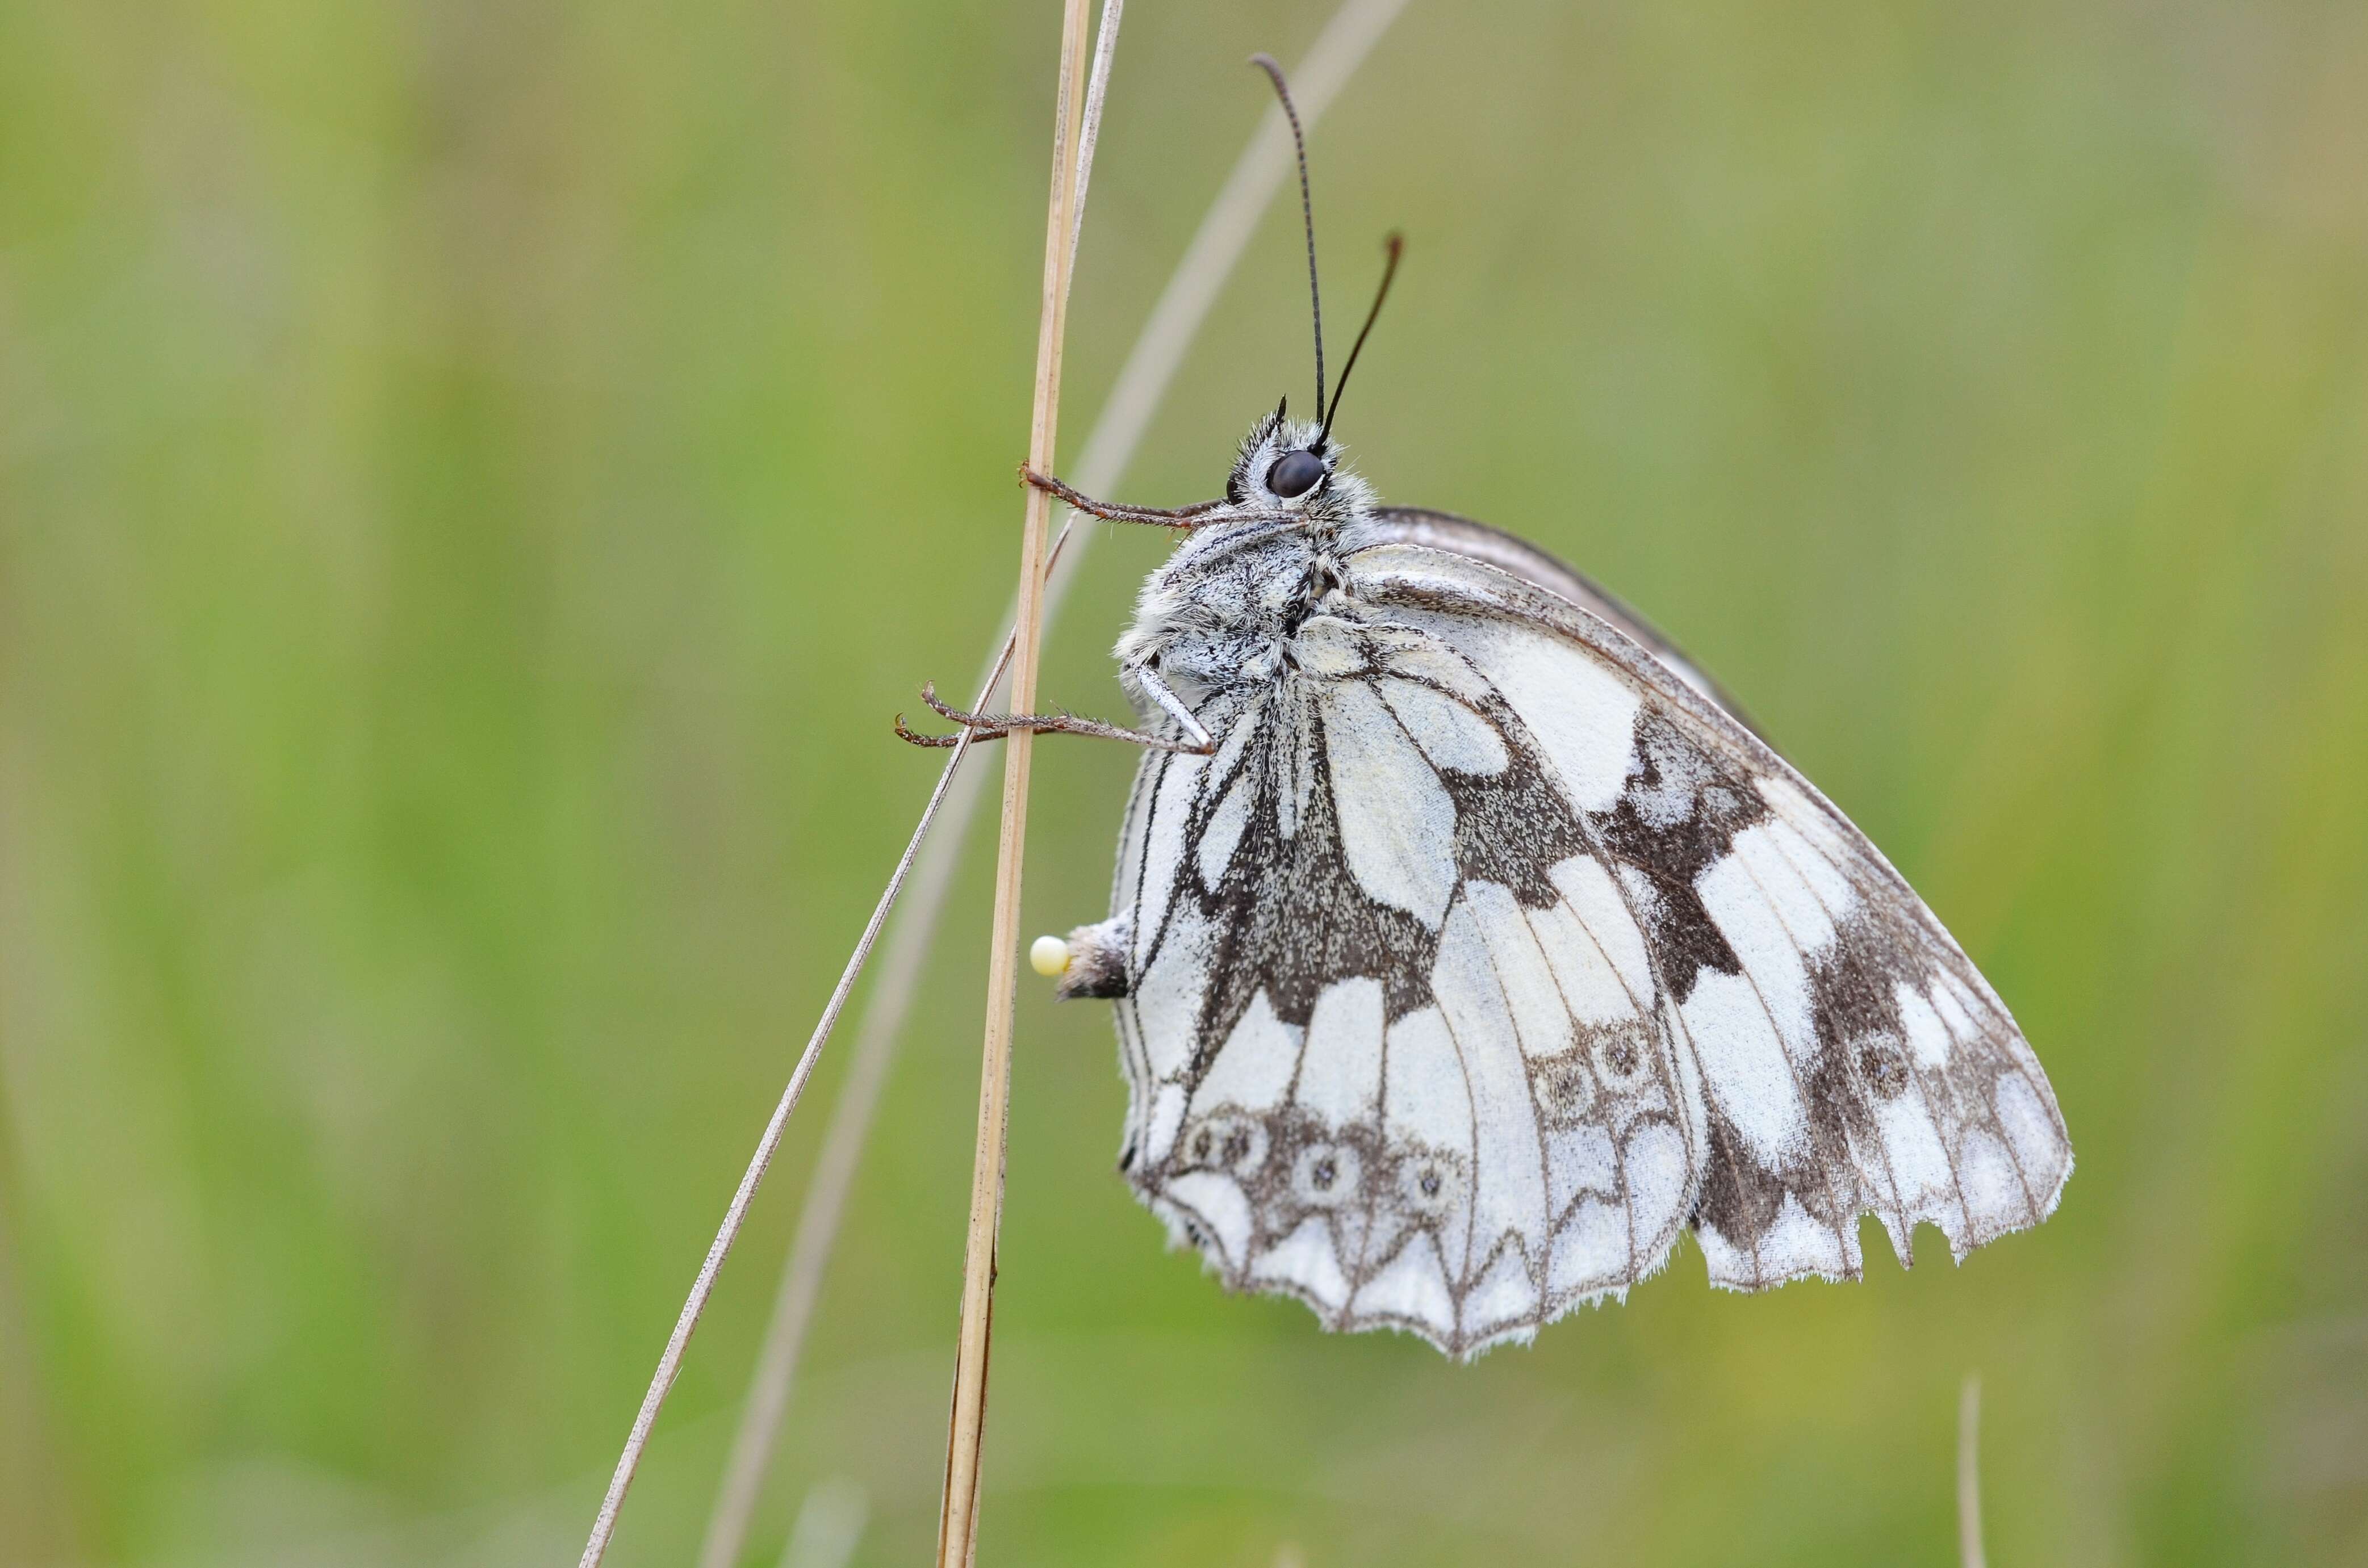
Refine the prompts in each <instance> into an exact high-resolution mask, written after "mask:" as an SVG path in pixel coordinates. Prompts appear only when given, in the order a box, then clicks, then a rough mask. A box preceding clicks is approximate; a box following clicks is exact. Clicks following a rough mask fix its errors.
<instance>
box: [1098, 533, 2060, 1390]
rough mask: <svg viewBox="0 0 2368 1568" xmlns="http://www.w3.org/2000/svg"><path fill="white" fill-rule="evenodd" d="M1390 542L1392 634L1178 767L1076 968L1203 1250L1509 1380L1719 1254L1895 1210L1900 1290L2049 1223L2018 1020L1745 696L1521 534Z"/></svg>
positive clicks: (1787, 1269) (1156, 758) (1158, 1185)
mask: <svg viewBox="0 0 2368 1568" xmlns="http://www.w3.org/2000/svg"><path fill="white" fill-rule="evenodd" d="M1354 542H1355V543H1356V544H1357V545H1358V546H1359V548H1357V549H1355V550H1354V551H1351V552H1350V553H1349V554H1348V555H1347V556H1346V558H1345V560H1346V564H1347V566H1348V568H1349V579H1350V580H1349V594H1350V597H1351V599H1352V600H1353V601H1355V609H1354V612H1353V613H1354V615H1355V618H1356V619H1353V620H1350V619H1340V618H1334V617H1323V618H1318V619H1315V620H1311V621H1309V622H1307V623H1306V624H1305V625H1304V626H1303V627H1302V629H1301V631H1300V634H1299V637H1298V640H1297V644H1296V647H1297V666H1298V667H1297V672H1296V673H1295V674H1294V675H1292V676H1290V677H1288V678H1286V679H1284V680H1282V681H1281V682H1279V683H1277V684H1275V685H1273V686H1271V687H1263V688H1259V689H1257V690H1254V691H1246V692H1234V693H1229V694H1225V695H1223V696H1220V697H1218V698H1217V699H1214V700H1213V701H1212V703H1211V705H1210V706H1209V707H1207V708H1205V709H1203V710H1201V712H1200V718H1201V721H1202V722H1204V723H1205V724H1207V725H1208V727H1209V728H1210V730H1211V732H1212V733H1214V734H1216V735H1218V736H1220V737H1221V744H1220V747H1219V749H1218V751H1217V753H1216V754H1215V755H1214V756H1210V757H1197V756H1184V755H1177V754H1171V753H1153V754H1149V755H1147V756H1145V758H1144V764H1143V767H1142V771H1141V772H1140V774H1139V775H1138V778H1137V782H1136V787H1135V790H1134V792H1133V798H1132V800H1131V801H1130V804H1129V807H1128V815H1127V825H1126V828H1125V831H1124V834H1123V835H1122V843H1121V863H1120V869H1119V885H1118V890H1117V900H1116V903H1115V908H1114V912H1113V915H1112V917H1111V919H1110V921H1108V922H1106V923H1104V924H1103V925H1102V926H1094V927H1087V928H1085V929H1084V930H1081V931H1080V932H1078V933H1076V936H1075V937H1074V938H1073V945H1074V946H1075V947H1076V949H1078V951H1079V952H1080V954H1081V955H1082V956H1081V961H1080V962H1079V964H1078V965H1077V967H1076V970H1075V971H1073V975H1072V979H1071V981H1070V983H1068V984H1067V986H1066V987H1065V989H1067V990H1068V992H1069V993H1070V994H1104V995H1110V996H1113V997H1115V998H1117V999H1118V1003H1119V1026H1120V1036H1121V1055H1122V1058H1123V1062H1124V1065H1125V1069H1126V1074H1127V1078H1128V1081H1129V1085H1130V1089H1131V1098H1130V1108H1129V1115H1128V1119H1127V1132H1126V1141H1125V1146H1124V1150H1123V1153H1122V1154H1121V1167H1122V1168H1123V1169H1124V1170H1125V1172H1126V1174H1127V1176H1128V1177H1129V1179H1130V1181H1131V1182H1132V1183H1133V1187H1135V1190H1136V1192H1137V1194H1138V1195H1139V1196H1140V1197H1141V1198H1142V1199H1144V1201H1145V1202H1146V1203H1147V1204H1148V1205H1149V1206H1150V1207H1151V1208H1152V1209H1153V1210H1155V1211H1156V1212H1157V1213H1159V1214H1160V1215H1161V1216H1162V1217H1163V1218H1164V1219H1165V1220H1166V1221H1167V1223H1168V1225H1169V1228H1170V1231H1171V1233H1172V1234H1173V1235H1174V1236H1175V1237H1176V1238H1177V1239H1178V1240H1179V1241H1181V1242H1185V1243H1189V1244H1192V1245H1194V1246H1196V1247H1198V1248H1199V1249H1200V1250H1201V1252H1202V1254H1203V1255H1204V1256H1205V1257H1206V1258H1207V1260H1208V1262H1209V1264H1210V1265H1211V1267H1212V1268H1214V1269H1215V1270H1216V1271H1218V1272H1219V1273H1220V1274H1221V1275H1222V1276H1223V1277H1224V1279H1225V1280H1226V1282H1227V1283H1228V1285H1229V1286H1231V1287H1233V1288H1235V1289H1239V1290H1272V1291H1279V1292H1282V1293H1286V1294H1290V1295H1293V1296H1296V1297H1298V1298H1300V1299H1301V1300H1303V1301H1306V1302H1307V1303H1308V1304H1309V1305H1311V1306H1312V1307H1314V1308H1315V1310H1316V1312H1318V1313H1319V1314H1320V1315H1321V1316H1322V1317H1323V1318H1324V1320H1325V1322H1326V1324H1327V1325H1328V1326H1332V1327H1336V1328H1349V1329H1355V1328H1371V1327H1395V1328H1401V1329H1406V1330H1409V1331H1411V1332H1414V1333H1417V1334H1419V1335H1423V1336H1424V1337H1426V1338H1428V1339H1429V1340H1431V1341H1432V1342H1433V1343H1434V1344H1436V1345H1438V1346H1440V1347H1441V1348H1442V1349H1445V1350H1448V1351H1450V1352H1452V1353H1457V1354H1470V1353H1472V1352H1474V1351H1476V1350H1478V1349H1480V1348H1483V1347H1485V1346H1487V1345H1489V1344H1492V1343H1496V1342H1497V1341H1499V1340H1502V1339H1506V1338H1520V1337H1526V1336H1527V1335H1530V1334H1531V1333H1533V1332H1534V1331H1535V1329H1536V1328H1537V1327H1538V1326H1540V1325H1541V1324H1544V1323H1546V1322H1549V1321H1551V1320H1552V1319H1554V1318H1555V1317H1557V1316H1560V1315H1561V1314H1562V1313H1563V1312H1567V1311H1568V1310H1570V1309H1571V1308H1572V1307H1573V1306H1575V1305H1577V1304H1579V1303H1581V1302H1584V1301H1591V1300H1596V1299H1600V1297H1602V1296H1604V1295H1607V1294H1618V1293H1620V1292H1622V1291H1624V1290H1625V1289H1626V1287H1627V1286H1628V1285H1630V1284H1632V1283H1634V1281H1636V1280H1637V1279H1640V1278H1644V1277H1645V1275H1647V1274H1650V1273H1651V1272H1652V1271H1654V1270H1655V1269H1656V1268H1657V1267H1660V1265H1661V1264H1662V1263H1663V1262H1664V1261H1665V1260H1666V1258H1667V1257H1668V1253H1669V1250H1670V1247H1671V1246H1672V1244H1674V1242H1675V1240H1676V1237H1677V1234H1678V1232H1679V1230H1680V1229H1681V1228H1682V1227H1684V1226H1685V1225H1687V1224H1688V1223H1691V1224H1692V1225H1693V1227H1694V1228H1695V1229H1696V1231H1697V1232H1698V1233H1699V1235H1700V1237H1701V1240H1702V1246H1703V1250H1704V1253H1705V1255H1706V1257H1707V1259H1708V1263H1709V1267H1710V1272H1711V1276H1712V1278H1713V1280H1714V1281H1715V1282H1717V1283H1719V1284H1722V1285H1727V1286H1732V1287H1736V1288H1740V1289H1755V1288H1759V1287H1762V1286H1767V1285H1771V1284H1775V1283H1778V1282H1781V1281H1782V1280H1783V1279H1786V1278H1798V1277H1801V1276H1804V1275H1812V1274H1814V1275H1820V1276H1824V1277H1828V1278H1850V1277H1855V1276H1856V1274H1857V1273H1858V1271H1859V1267H1860V1255H1859V1247H1858V1240H1857V1230H1856V1226H1857V1218H1858V1216H1859V1215H1860V1214H1861V1213H1862V1212H1873V1213H1876V1214H1878V1215H1879V1216H1880V1217H1881V1218H1882V1220H1883V1221H1884V1224H1885V1226H1886V1227H1887V1228H1888V1229H1889V1231H1890V1233H1891V1234H1892V1236H1893V1238H1894V1242H1895V1244H1896V1246H1897V1247H1898V1249H1899V1251H1900V1253H1901V1256H1902V1257H1903V1259H1905V1258H1906V1256H1907V1236H1908V1233H1909V1232H1910V1231H1911V1230H1912V1228H1913V1226H1914V1225H1915V1224H1916V1223H1917V1222H1918V1221H1924V1220H1930V1221H1933V1222H1935V1223H1937V1224H1939V1225H1940V1226H1941V1229H1942V1231H1943V1232H1944V1233H1946V1234H1947V1235H1948V1236H1949V1239H1950V1242H1951V1244H1952V1247H1953V1248H1954V1249H1955V1250H1956V1251H1957V1252H1958V1253H1959V1254H1960V1255H1961V1256H1962V1254H1963V1253H1964V1251H1965V1250H1967V1249H1969V1248H1970V1247H1972V1246H1974V1245H1976V1244H1979V1243H1981V1242H1984V1241H1987V1240H1989V1239H1991V1238H1992V1237H1994V1236H1996V1235H1998V1234H1999V1233H2003V1232H2005V1231H2008V1230H2012V1229H2017V1228H2020V1227H2021V1226H2024V1225H2028V1224H2032V1223H2035V1222H2036V1221H2038V1220H2039V1219H2041V1218H2043V1217H2044V1215H2045V1214H2046V1213H2047V1212H2048V1211H2049V1210H2052V1208H2053V1207H2054V1204H2055V1197H2056V1194H2057V1192H2058V1191H2059V1190H2060V1188H2061V1187H2062V1184H2063V1181H2064V1178H2065V1176H2066V1174H2067V1173H2068V1171H2069V1168H2070V1153H2069V1148H2068V1144H2067V1143H2066V1140H2065V1136H2064V1131H2063V1124H2062V1120H2061V1118H2060V1117H2059V1116H2058V1114H2057V1112H2056V1108H2055V1099H2054V1096H2053V1095H2052V1093H2051V1092H2050V1091H2049V1088H2048V1086H2047V1083H2046V1080H2045V1077H2044V1074H2042V1073H2041V1072H2040V1070H2039V1067H2038V1063H2037V1062H2036V1061H2035V1060H2034V1059H2033V1058H2032V1055H2031V1052H2030V1050H2029V1048H2028V1047H2027V1046H2026V1045H2025V1044H2024V1043H2023V1041H2022V1040H2021V1036H2020V1034H2019V1033H2017V1032H2016V1030H2015V1028H2014V1026H2013V1023H2012V1021H2011V1019H2010V1018H2009V1017H2008V1016H2007V1013H2006V1010H2005V1008H2004V1007H2003V1006H2001V1005H2000V1004H1999V1003H1998V1000H1997V998H1996V996H1995V995H1994V994H1992V993H1991V992H1990V991H1989V988H1988V987H1987V985H1986V984H1985V983H1983V981H1982V979H1981V977H1980V975H1979V974H1978V973H1976V972H1975V971H1974V969H1973V967H1972V965H1971V964H1970V963H1969V962H1968V961H1967V960H1965V959H1964V955H1963V954H1962V952H1960V951H1959V950H1958V949H1957V948H1956V946H1955V945H1954V943H1952V941H1951V940H1950V939H1949V937H1948V936H1947V934H1946V933H1945V931H1943V930H1942V929H1941V926H1939V924H1938V922H1937V921H1935V920H1934V919H1933V918H1932V916H1931V915H1930V913H1929V912H1928V911H1927V910H1925V908H1924V906H1923V905H1922V903H1920V902H1919V901H1918V899H1917V898H1916V896H1915V894H1914V893H1913V892H1910V891H1909V890H1908V889H1907V885H1906V884H1905V883H1904V882H1902V881H1900V880H1899V878H1898V876H1897V875H1896V873H1895V872H1894V871H1892V870H1891V869H1890V867H1889V866H1888V865H1887V864H1886V863H1884V860H1883V858H1882V857H1881V856H1880V855H1879V854H1878V853H1877V852H1876V851H1875V850H1874V849H1873V846H1871V845H1869V844H1868V843H1867V842H1866V840H1865V839H1864V838H1863V837H1862V836H1861V835H1859V834H1858V833H1857V831H1856V830H1855V829H1854V828H1852V827H1851V826H1850V824H1849V823H1848V822H1847V821H1846V820H1844V819H1843V818H1842V817H1841V816H1840V814H1839V812H1835V811H1834V810H1833V808H1832V807H1831V806H1829V805H1827V803H1826V802H1825V801H1824V800H1823V798H1822V797H1820V796H1818V795H1817V793H1816V790H1814V789H1812V788H1811V787H1810V786H1808V785H1807V784H1806V783H1805V782H1804V781H1803V780H1802V779H1800V778H1799V777H1798V776H1797V775H1795V774H1794V773H1793V771H1792V770H1791V769H1790V768H1789V767H1786V766H1785V765H1784V763H1783V762H1782V760H1781V759H1780V758H1778V757H1777V756H1775V755H1774V753H1773V752H1771V751H1770V750H1769V749H1768V748H1767V747H1766V746H1765V745H1764V744H1761V743H1760V742H1759V741H1758V740H1757V739H1755V738H1754V737H1753V736H1752V735H1751V734H1750V733H1748V731H1747V730H1746V729H1745V728H1744V727H1743V726H1742V724H1741V723H1740V722H1738V721H1737V720H1736V718H1734V717H1733V716H1732V710H1731V709H1730V708H1728V707H1723V706H1721V704H1720V702H1719V701H1718V700H1717V691H1716V687H1713V686H1711V685H1710V684H1709V683H1708V682H1707V681H1706V680H1704V679H1703V678H1702V677H1701V676H1699V674H1698V673H1696V672H1693V671H1692V668H1691V665H1690V664H1688V663H1687V662H1686V661H1685V660H1684V659H1683V656H1682V655H1680V654H1678V653H1676V651H1675V650H1674V649H1672V648H1670V647H1669V646H1668V644H1667V643H1666V642H1661V641H1660V640H1658V639H1653V640H1652V642H1649V643H1647V642H1642V641H1640V640H1639V639H1638V638H1636V637H1634V636H1632V635H1630V631H1632V630H1636V629H1642V630H1643V631H1645V635H1646V636H1649V635H1650V633H1649V629H1644V628H1643V627H1642V622H1641V621H1637V620H1635V619H1634V617H1633V616H1631V615H1629V614H1628V613H1627V612H1625V611H1624V609H1623V608H1622V607H1620V606H1618V604H1617V602H1616V601H1613V600H1611V599H1610V598H1609V597H1608V596H1601V595H1600V591H1597V590H1593V588H1592V585H1588V584H1586V583H1585V581H1584V579H1578V578H1577V576H1576V574H1569V573H1568V572H1567V569H1566V568H1561V567H1559V565H1558V563H1555V562H1552V560H1551V558H1549V557H1545V556H1544V555H1543V553H1542V552H1537V551H1530V549H1529V547H1527V546H1525V545H1521V544H1520V541H1519V540H1512V539H1511V538H1510V536H1507V535H1499V534H1496V533H1495V532H1494V530H1488V529H1484V528H1481V527H1480V526H1479V525H1476V524H1467V523H1464V522H1463V521H1462V520H1461V519H1454V518H1444V517H1441V516H1440V515H1439V514H1395V516H1393V515H1390V514H1384V515H1383V517H1382V518H1381V519H1380V520H1379V522H1378V523H1377V525H1376V526H1375V527H1373V528H1372V529H1371V530H1369V531H1367V532H1365V533H1363V534H1361V535H1360V537H1359V539H1358V540H1355V541H1354ZM1448 545H1452V546H1454V548H1452V549H1451V548H1444V547H1445V546H1448ZM1522 552H1527V553H1526V554H1524V553H1522ZM1557 573H1559V574H1562V575H1561V576H1559V577H1558V576H1557V575H1556V574H1557ZM1590 596H1592V597H1590ZM1613 616H1617V617H1619V618H1620V619H1617V620H1615V619H1611V617H1613Z"/></svg>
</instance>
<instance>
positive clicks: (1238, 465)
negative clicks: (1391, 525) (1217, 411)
mask: <svg viewBox="0 0 2368 1568" xmlns="http://www.w3.org/2000/svg"><path fill="white" fill-rule="evenodd" d="M1225 501H1226V511H1227V512H1228V513H1230V514H1232V515H1233V516H1235V517H1240V518H1242V519H1244V520H1250V519H1255V520H1257V521H1259V522H1267V523H1276V522H1292V521H1303V522H1306V523H1309V524H1316V525H1320V524H1327V523H1328V524H1336V525H1337V524H1338V523H1343V522H1346V521H1348V520H1349V517H1353V516H1354V515H1356V513H1357V512H1359V511H1360V510H1361V509H1363V508H1364V507H1366V506H1371V505H1372V491H1371V490H1370V489H1369V487H1368V486H1367V485H1366V483H1365V482H1364V481H1363V480H1362V479H1360V477H1358V475H1357V472H1356V471H1355V470H1354V469H1351V468H1350V467H1349V465H1348V463H1347V462H1346V461H1345V453H1344V452H1343V450H1342V449H1341V446H1340V444H1339V443H1338V441H1335V440H1333V439H1332V438H1331V437H1330V436H1329V435H1327V434H1326V432H1325V430H1324V427H1323V426H1320V425H1317V424H1315V423H1314V422H1312V421H1294V420H1293V419H1292V417H1291V409H1290V404H1289V400H1288V399H1286V400H1285V401H1284V402H1282V403H1277V404H1276V405H1275V410H1274V412H1273V413H1272V414H1269V415H1266V416H1265V417H1264V418H1262V419H1260V420H1259V421H1258V423H1257V424H1255V425H1253V426H1250V432H1249V434H1248V435H1247V436H1246V437H1243V438H1242V449H1241V454H1240V455H1239V456H1238V457H1236V458H1235V459H1234V467H1233V472H1231V473H1230V474H1228V475H1227V476H1226V478H1225Z"/></svg>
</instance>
